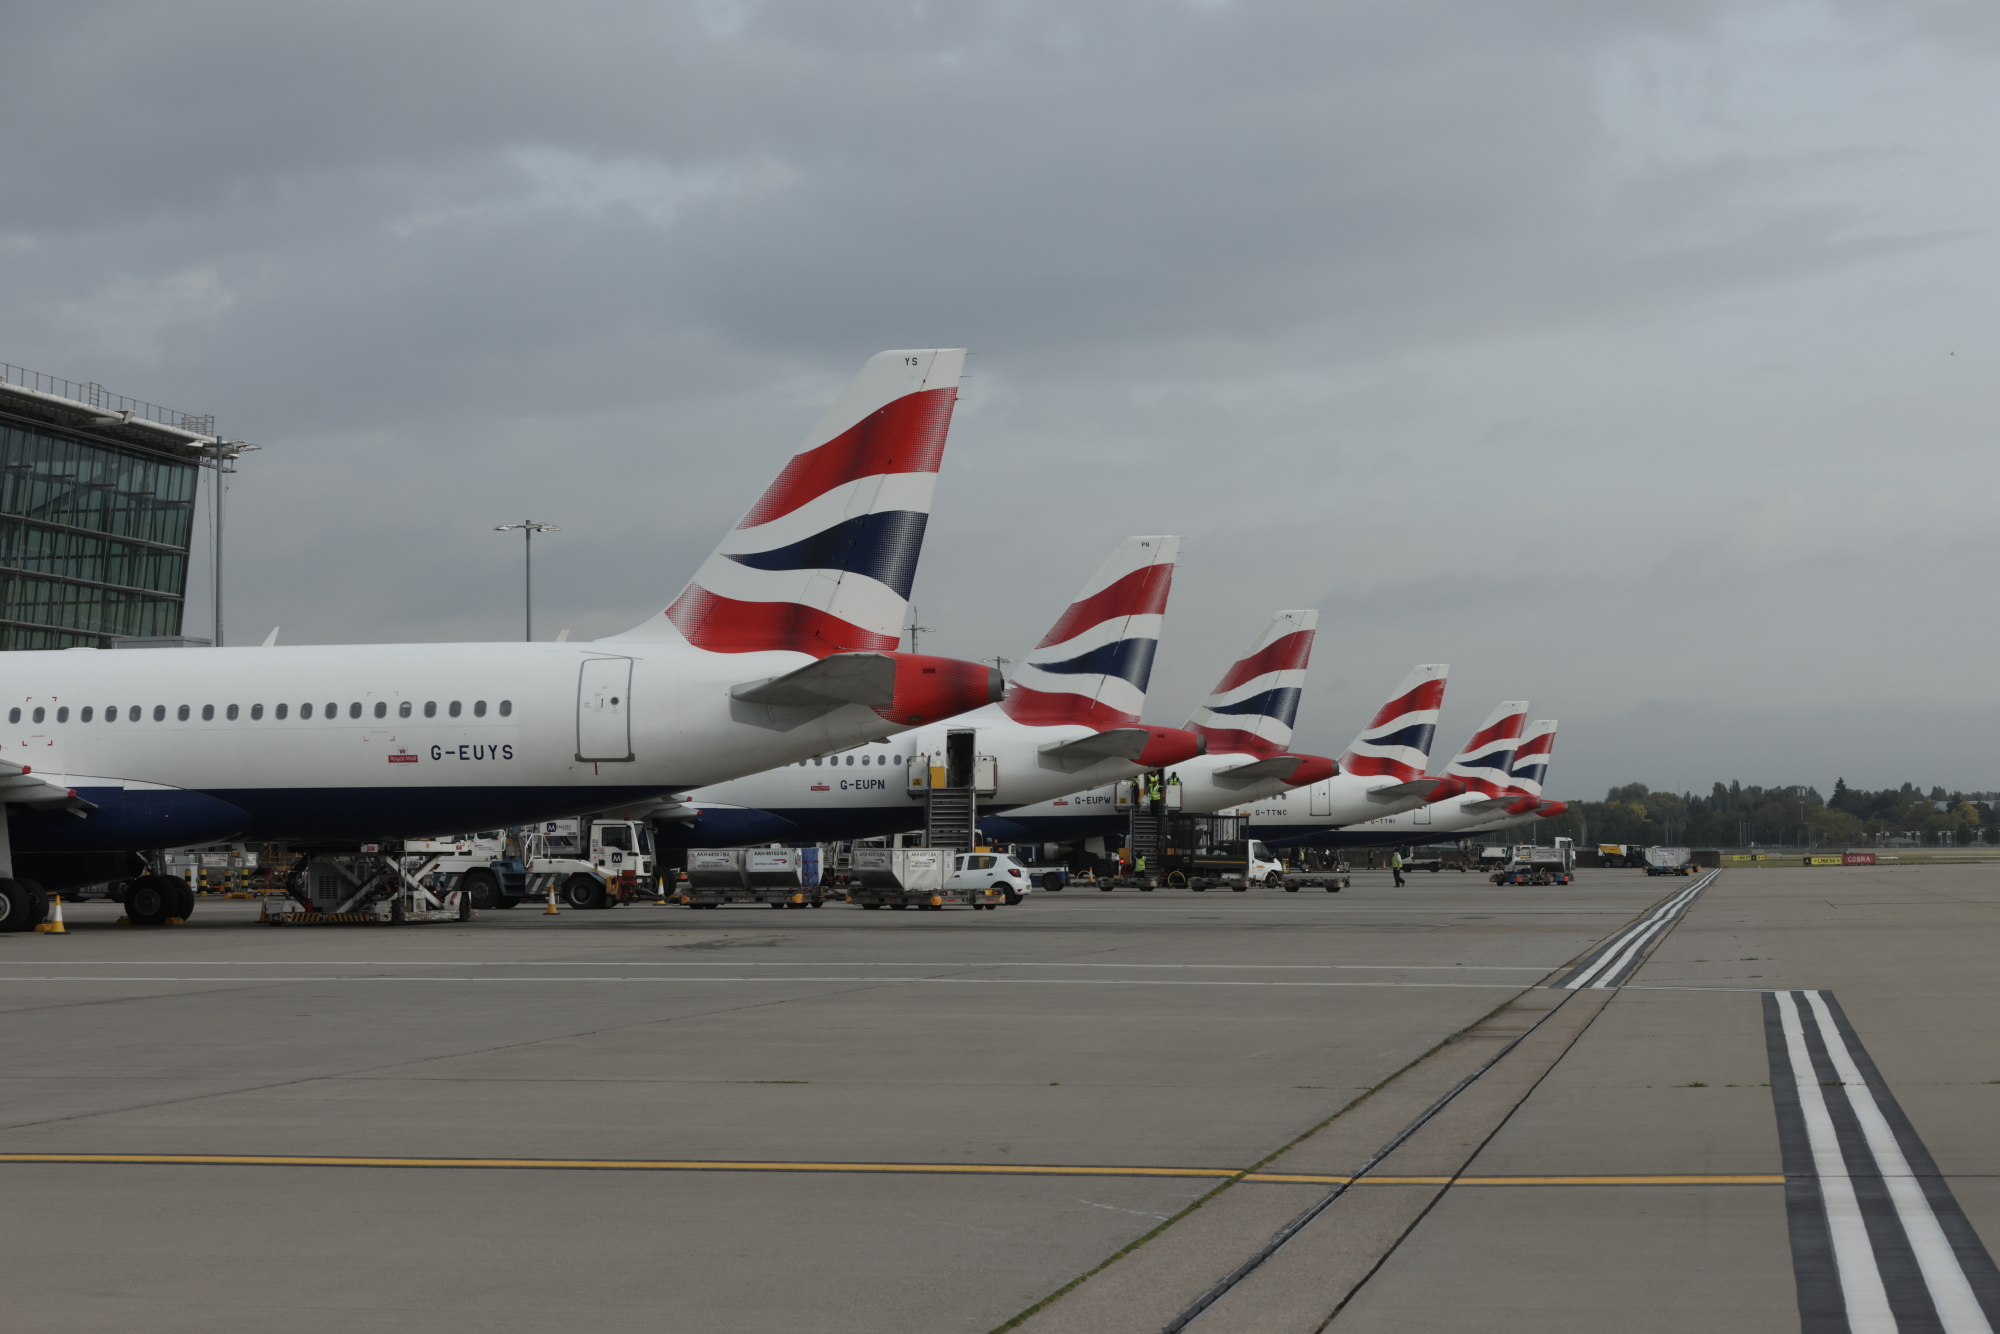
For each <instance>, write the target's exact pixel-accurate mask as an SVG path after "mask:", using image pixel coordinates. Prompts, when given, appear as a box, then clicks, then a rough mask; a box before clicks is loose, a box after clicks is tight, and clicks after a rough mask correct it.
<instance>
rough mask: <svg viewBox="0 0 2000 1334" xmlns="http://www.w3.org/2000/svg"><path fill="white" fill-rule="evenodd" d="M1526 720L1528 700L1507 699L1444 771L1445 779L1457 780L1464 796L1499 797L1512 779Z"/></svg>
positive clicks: (1480, 726) (1481, 725) (1488, 717)
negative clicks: (1515, 750)
mask: <svg viewBox="0 0 2000 1334" xmlns="http://www.w3.org/2000/svg"><path fill="white" fill-rule="evenodd" d="M1527 721H1528V701H1526V700H1524V699H1510V700H1508V701H1507V702H1506V703H1504V704H1502V705H1501V706H1500V707H1499V708H1497V709H1495V710H1493V712H1492V713H1491V714H1490V715H1488V716H1487V719H1486V721H1485V722H1483V723H1481V724H1480V725H1479V730H1478V731H1477V732H1474V733H1473V734H1472V740H1470V741H1468V742H1466V743H1465V747H1464V749H1462V750H1460V751H1459V752H1458V758H1457V759H1454V760H1453V761H1452V762H1451V767H1450V768H1448V769H1446V770H1445V771H1444V773H1445V777H1446V778H1451V779H1456V780H1457V781H1458V783H1459V785H1460V787H1461V788H1462V789H1463V791H1464V792H1466V793H1470V794H1473V795H1476V796H1482V797H1497V796H1499V795H1500V794H1501V793H1502V792H1504V791H1505V790H1506V789H1507V787H1508V785H1509V782H1510V780H1511V779H1512V777H1513V774H1512V769H1511V766H1512V764H1513V760H1514V748H1515V746H1516V745H1518V744H1519V743H1520V740H1521V728H1522V727H1524V726H1525V725H1526V724H1527Z"/></svg>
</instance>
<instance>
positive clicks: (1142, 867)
mask: <svg viewBox="0 0 2000 1334" xmlns="http://www.w3.org/2000/svg"><path fill="white" fill-rule="evenodd" d="M1136 869H1137V872H1138V874H1139V875H1141V876H1144V875H1145V874H1146V854H1145V853H1143V852H1142V853H1140V854H1139V860H1138V863H1137V867H1136Z"/></svg>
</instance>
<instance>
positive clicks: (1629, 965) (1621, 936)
mask: <svg viewBox="0 0 2000 1334" xmlns="http://www.w3.org/2000/svg"><path fill="white" fill-rule="evenodd" d="M1721 874H1722V872H1720V871H1709V872H1707V873H1706V874H1704V875H1701V876H1699V877H1697V878H1696V879H1695V882H1694V883H1693V884H1691V885H1689V886H1688V887H1687V888H1686V889H1684V890H1682V891H1681V892H1680V893H1678V894H1676V895H1674V896H1673V897H1672V898H1670V899H1668V900H1667V901H1666V902H1665V903H1662V904H1660V905H1659V906H1658V907H1657V908H1654V909H1653V910H1652V911H1651V912H1649V913H1647V914H1646V915H1645V916H1644V917H1641V918H1640V919H1639V920H1638V921H1636V922H1634V923H1632V925H1631V926H1628V927H1626V928H1625V929H1624V930H1623V931H1620V932H1619V933H1618V934H1617V935H1615V936H1613V937H1612V938H1611V939H1610V940H1609V941H1607V942H1606V943H1605V944H1604V945H1602V946H1600V947H1599V948H1598V949H1597V950H1596V952H1594V953H1593V954H1592V955H1591V956H1590V957H1589V958H1587V959H1585V960H1584V961H1583V962H1582V963H1580V964H1578V965H1577V966H1576V967H1574V968H1572V969H1570V970H1569V972H1567V973H1565V974H1563V976H1562V977H1561V978H1560V979H1558V980H1557V982H1556V983H1555V985H1556V986H1558V987H1560V988H1562V989H1563V990H1565V991H1583V990H1586V989H1589V990H1595V991H1610V990H1612V989H1614V988H1616V987H1618V986H1620V985H1622V984H1623V983H1624V981H1625V979H1626V978H1628V977H1630V976H1632V974H1633V973H1635V972H1637V971H1638V969H1639V964H1640V963H1641V962H1642V961H1643V960H1644V959H1645V956H1646V949H1647V947H1648V946H1650V945H1651V944H1652V943H1653V942H1654V941H1655V940H1658V939H1659V938H1660V937H1661V936H1662V935H1665V934H1666V932H1667V930H1668V928H1670V927H1672V926H1673V924H1674V923H1675V922H1676V921H1678V920H1680V915H1681V914H1682V913H1684V912H1686V911H1687V910H1688V905H1689V904H1691V903H1693V902H1694V901H1695V896H1696V895H1698V894H1700V893H1701V892H1702V891H1703V890H1704V889H1707V888H1708V887H1709V886H1710V885H1712V884H1714V883H1715V878H1716V877H1717V876H1719V875H1721Z"/></svg>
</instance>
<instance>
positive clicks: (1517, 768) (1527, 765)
mask: <svg viewBox="0 0 2000 1334" xmlns="http://www.w3.org/2000/svg"><path fill="white" fill-rule="evenodd" d="M1555 748H1556V723H1555V719H1553V718H1543V719H1540V720H1538V721H1536V722H1532V723H1529V724H1528V730H1527V731H1525V732H1523V733H1522V734H1521V744H1520V745H1518V746H1516V747H1514V762H1513V764H1512V765H1511V766H1509V773H1508V784H1507V786H1508V788H1509V790H1510V791H1513V792H1518V793H1520V794H1522V795H1523V796H1528V797H1536V798H1539V797H1540V796H1541V795H1542V782H1543V780H1544V779H1546V778H1547V777H1548V773H1549V757H1550V756H1551V755H1552V754H1553V753H1554V752H1555Z"/></svg>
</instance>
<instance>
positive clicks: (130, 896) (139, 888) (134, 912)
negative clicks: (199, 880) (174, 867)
mask: <svg viewBox="0 0 2000 1334" xmlns="http://www.w3.org/2000/svg"><path fill="white" fill-rule="evenodd" d="M185 889H187V885H186V883H185V882H184V881H179V880H175V879H174V878H173V877H172V876H165V875H142V876H140V877H139V878H138V879H137V880H134V881H133V882H132V885H131V887H130V888H129V889H127V890H126V891H125V916H126V917H127V918H128V919H129V920H130V921H131V923H132V925H134V926H160V925H162V924H163V923H164V922H165V921H166V920H167V919H168V918H169V917H179V916H181V915H182V914H181V912H180V907H181V896H180V893H179V891H181V890H185ZM190 897H192V894H190Z"/></svg>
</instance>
